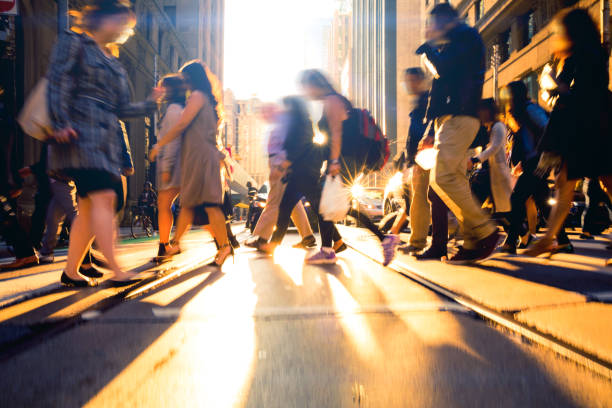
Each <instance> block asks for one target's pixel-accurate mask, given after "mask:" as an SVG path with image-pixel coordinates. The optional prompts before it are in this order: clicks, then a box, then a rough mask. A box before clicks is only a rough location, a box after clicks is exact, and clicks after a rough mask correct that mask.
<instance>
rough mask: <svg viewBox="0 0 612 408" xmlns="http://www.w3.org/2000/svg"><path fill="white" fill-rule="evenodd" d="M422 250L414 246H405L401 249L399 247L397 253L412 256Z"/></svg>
mask: <svg viewBox="0 0 612 408" xmlns="http://www.w3.org/2000/svg"><path fill="white" fill-rule="evenodd" d="M423 249H424V247H418V246H416V245H412V244H411V245H406V246H403V247H399V248H398V251H400V252H403V253H405V254H408V255H409V254H414V253H416V252H421V251H422V250H423Z"/></svg>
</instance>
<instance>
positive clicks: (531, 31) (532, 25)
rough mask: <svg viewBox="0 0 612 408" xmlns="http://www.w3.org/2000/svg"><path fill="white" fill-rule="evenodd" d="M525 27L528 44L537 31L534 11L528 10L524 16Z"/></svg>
mask: <svg viewBox="0 0 612 408" xmlns="http://www.w3.org/2000/svg"><path fill="white" fill-rule="evenodd" d="M526 22H527V24H526V26H527V27H526V28H527V36H526V39H527V43H528V44H529V43H530V42H531V40H532V39H533V37H534V36H535V34H536V32H537V27H536V19H535V13H534V11H533V10H532V11H530V12H529V13H527V16H526Z"/></svg>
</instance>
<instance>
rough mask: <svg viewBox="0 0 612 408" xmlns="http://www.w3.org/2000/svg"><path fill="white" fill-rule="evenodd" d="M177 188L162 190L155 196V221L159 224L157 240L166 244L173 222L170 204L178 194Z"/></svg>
mask: <svg viewBox="0 0 612 408" xmlns="http://www.w3.org/2000/svg"><path fill="white" fill-rule="evenodd" d="M178 193H179V189H178V188H169V189H167V190H162V191H160V192H159V195H158V196H157V222H158V224H159V242H160V243H161V244H167V243H168V242H169V241H170V231H172V224H173V223H174V216H173V214H172V204H173V203H174V200H176V197H177V196H178Z"/></svg>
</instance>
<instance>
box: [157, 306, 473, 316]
mask: <svg viewBox="0 0 612 408" xmlns="http://www.w3.org/2000/svg"><path fill="white" fill-rule="evenodd" d="M438 311H450V312H458V313H468V312H469V309H467V308H466V307H463V306H461V305H459V304H457V303H454V302H415V303H394V304H390V305H385V304H372V305H360V306H358V307H355V308H346V309H338V308H335V307H330V306H288V307H263V308H258V309H257V310H255V311H254V312H251V313H248V312H247V313H245V312H244V311H242V310H238V309H236V310H225V311H223V312H214V313H207V312H201V313H200V312H193V311H184V309H182V308H175V307H166V308H163V307H154V308H152V312H153V315H154V316H155V317H158V318H174V317H178V316H184V317H185V316H192V317H201V318H214V317H221V316H223V317H226V316H242V317H252V318H266V317H289V316H296V317H297V316H321V315H334V316H343V315H355V314H370V313H371V314H376V313H381V314H384V313H394V314H401V313H414V312H438Z"/></svg>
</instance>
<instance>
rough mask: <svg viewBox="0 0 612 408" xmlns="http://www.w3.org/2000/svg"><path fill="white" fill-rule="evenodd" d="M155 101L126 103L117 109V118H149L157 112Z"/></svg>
mask: <svg viewBox="0 0 612 408" xmlns="http://www.w3.org/2000/svg"><path fill="white" fill-rule="evenodd" d="M155 109H157V103H156V102H155V101H150V100H147V101H142V102H126V103H123V104H122V105H121V106H119V107H118V108H117V117H118V118H119V119H121V120H124V119H131V118H138V117H141V116H147V115H150V114H151V113H153V112H155Z"/></svg>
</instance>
